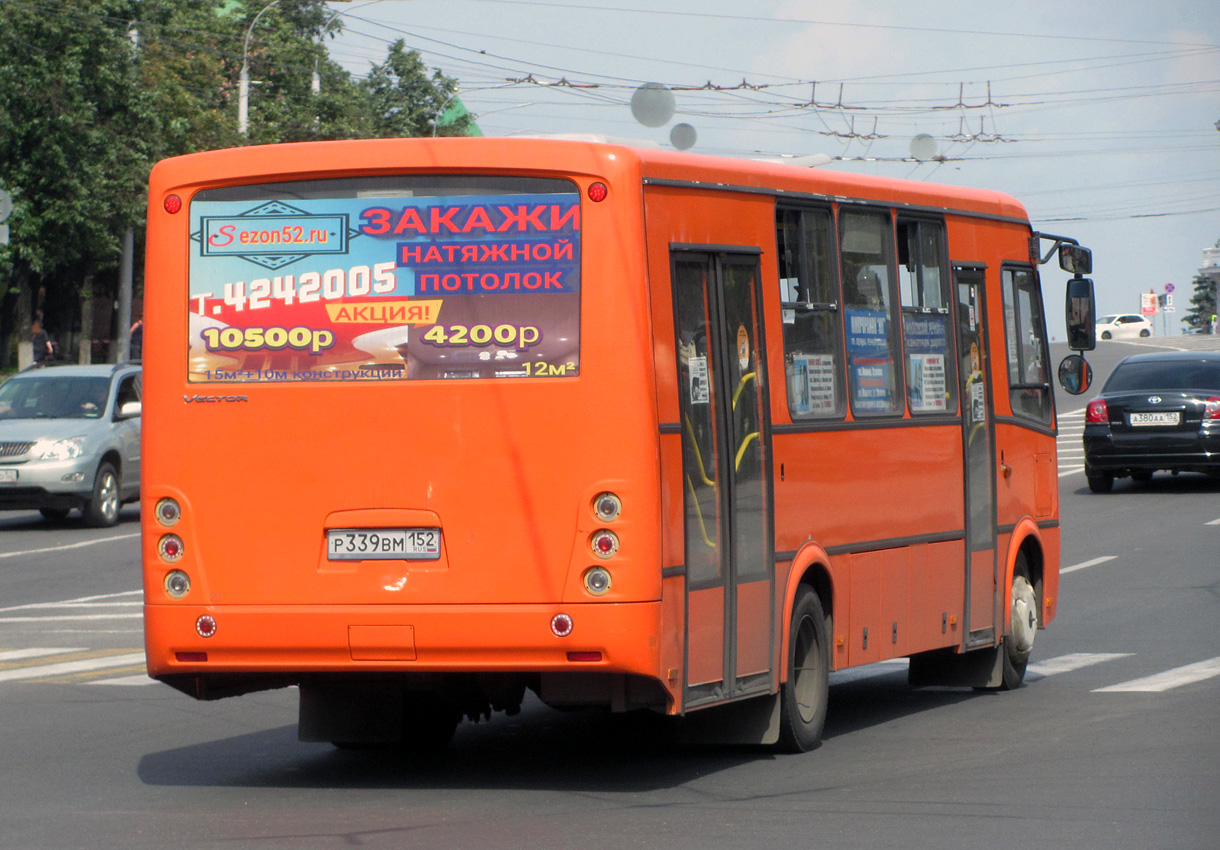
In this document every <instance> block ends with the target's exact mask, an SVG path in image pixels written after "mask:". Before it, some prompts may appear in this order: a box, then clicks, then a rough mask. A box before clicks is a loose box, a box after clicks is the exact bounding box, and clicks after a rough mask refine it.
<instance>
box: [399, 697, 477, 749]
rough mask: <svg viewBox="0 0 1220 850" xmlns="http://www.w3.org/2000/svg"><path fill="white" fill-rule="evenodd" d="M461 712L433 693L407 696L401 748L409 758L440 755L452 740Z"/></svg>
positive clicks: (403, 716)
mask: <svg viewBox="0 0 1220 850" xmlns="http://www.w3.org/2000/svg"><path fill="white" fill-rule="evenodd" d="M461 719H462V715H461V712H459V711H458V710H457V709H456V708H454V707H453V706H452V705H451V704H450V703H449V702H448V700H445V699H443V698H441V697H437V696H434V695H432V694H420V693H408V694H407V695H406V705H405V706H404V709H403V715H402V741H401V743H400V744H399V748H400V749H402V750H403V751H404V752H406V753H408V754H410V755H431V754H435V753H439V752H440V751H441V750H443V749H445V747H447V746H448V745H449V742H450V741H451V740H453V733H454V730H456V729H457V725H458V721H460V720H461Z"/></svg>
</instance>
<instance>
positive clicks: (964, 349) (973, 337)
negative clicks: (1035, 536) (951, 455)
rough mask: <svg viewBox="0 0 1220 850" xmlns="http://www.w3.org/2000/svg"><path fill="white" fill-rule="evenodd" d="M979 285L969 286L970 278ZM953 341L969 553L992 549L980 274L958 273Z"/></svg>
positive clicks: (990, 452) (985, 371)
mask: <svg viewBox="0 0 1220 850" xmlns="http://www.w3.org/2000/svg"><path fill="white" fill-rule="evenodd" d="M976 278H977V280H978V281H979V282H978V283H975V282H973V280H974V279H976ZM958 279H959V283H958V287H957V293H958V304H957V321H958V338H959V341H960V342H961V346H960V348H959V351H960V356H961V361H962V362H961V381H962V392H961V399H962V427H963V429H964V435H963V438H964V441H965V454H966V457H965V461H966V538H967V544H968V545H969V547H970V548H971V550H972V551H973V550H975V549H989V548H992V546H993V545H994V544H993V540H994V538H995V510H994V506H993V496H992V493H993V486H994V485H993V482H992V464H991V456H992V448H991V428H990V425H989V422H988V415H987V404H988V399H987V346H986V338H985V336H984V334H983V300H982V275H981V274H979V273H977V272H970V271H965V270H963V271H959V272H958Z"/></svg>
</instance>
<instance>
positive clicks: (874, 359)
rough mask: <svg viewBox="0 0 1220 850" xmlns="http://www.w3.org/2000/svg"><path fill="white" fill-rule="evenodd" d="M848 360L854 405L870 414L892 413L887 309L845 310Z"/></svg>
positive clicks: (891, 366)
mask: <svg viewBox="0 0 1220 850" xmlns="http://www.w3.org/2000/svg"><path fill="white" fill-rule="evenodd" d="M846 319H847V362H848V364H849V365H850V371H851V382H852V399H853V400H852V407H853V408H854V409H855V410H857V411H863V412H868V413H889V412H890V411H891V410H892V409H893V407H894V404H893V400H892V399H891V398H890V384H891V382H890V369H891V368H893V364H892V363H891V362H890V348H889V332H888V325H889V317H888V316H887V315H886V313H885V311H884V310H853V309H848V310H847V311H846Z"/></svg>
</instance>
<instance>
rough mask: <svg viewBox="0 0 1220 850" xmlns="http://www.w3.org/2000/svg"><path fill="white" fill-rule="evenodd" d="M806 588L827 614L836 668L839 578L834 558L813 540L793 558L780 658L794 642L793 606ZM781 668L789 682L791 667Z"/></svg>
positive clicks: (783, 665)
mask: <svg viewBox="0 0 1220 850" xmlns="http://www.w3.org/2000/svg"><path fill="white" fill-rule="evenodd" d="M802 585H808V586H809V587H811V588H813V590H814V592H816V593H817V595H818V599H819V600H821V603H822V610H823V612H824V613H825V614H826V619H827V621H828V622H827V625H828V626H829V628H828V629H827V632H826V634H827V637H828V639H829V640H830V645H831V646H830V649H831V652H830V659H831V667H832V669H833V666H834V640H835V639H834V621H835V600H836V595H835V579H834V570H833V568H832V567H831V566H830V555H829V554H827V552H826V550H825V549H824V548H822V547H821V546H819V545H818V544H816V543H813V542H812V541H808V542H806V543H805V544H804V545H803V546H802V547H801V548H800V549H799V550H797V553H796V555H795V556H794V557H793V559H792V564H791V566H790V567H789V569H788V580H787V582H786V584H785V587H784V595H783V605H782V607H781V609H780V611H779V615H780V624H781V628H780V640H779V641H778V644H777V648H778V650H779V658H780V659H783V658H786V657H787V653H788V641H789V640H790V639H791V635H790V634H789V632H790V630H791V628H792V607H793V605H794V604H795V603H796V594H797V593H798V592H799V591H800V589H801V586H802ZM777 669H778V670H779V671H780V674H779V680H780V682H786V681H787V677H788V672H787V670H788V665H787V664H786V663H782V662H781V663H779V664H778V666H777Z"/></svg>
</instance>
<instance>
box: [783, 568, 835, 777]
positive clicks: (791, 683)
mask: <svg viewBox="0 0 1220 850" xmlns="http://www.w3.org/2000/svg"><path fill="white" fill-rule="evenodd" d="M829 635H830V629H829V624H828V623H827V620H826V615H825V613H824V612H823V610H822V602H821V600H820V599H818V595H817V593H816V592H815V591H814V589H813V588H812V587H809V586H808V585H801V588H800V590H798V591H797V594H796V600H795V601H794V602H793V604H792V624H791V628H790V629H789V637H788V651H787V653H786V656H785V657H786V659H787V666H788V671H787V672H788V681H786V682H784V684H783V685H781V686H780V695H779V696H780V730H779V741H778V743H777V744H776V748H777V749H779V750H780V751H782V752H788V753H803V752H807V751H809V750H812V749H814V748H815V747H817V746H818V745H819V744H820V743H821V742H822V728H823V727H824V725H825V723H826V704H827V702H828V701H829V699H830V638H829Z"/></svg>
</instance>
